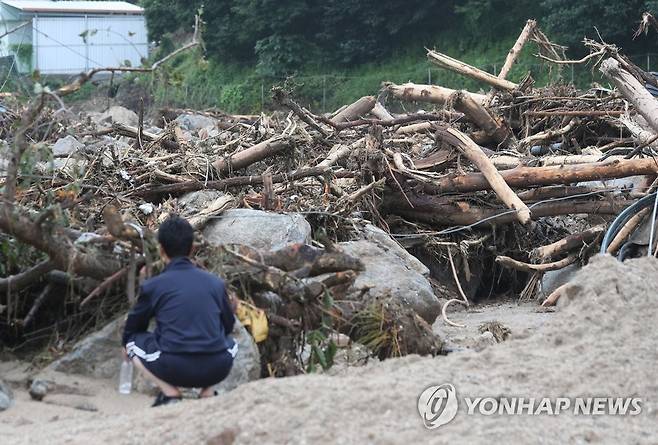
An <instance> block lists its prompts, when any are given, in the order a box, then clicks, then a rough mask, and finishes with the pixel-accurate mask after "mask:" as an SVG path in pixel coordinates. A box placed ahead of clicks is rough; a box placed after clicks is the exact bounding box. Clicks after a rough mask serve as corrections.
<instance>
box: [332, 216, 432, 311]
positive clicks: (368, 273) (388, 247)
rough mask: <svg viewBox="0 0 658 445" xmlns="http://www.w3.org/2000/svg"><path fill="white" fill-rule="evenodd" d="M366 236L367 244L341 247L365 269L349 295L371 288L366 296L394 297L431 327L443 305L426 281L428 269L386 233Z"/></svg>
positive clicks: (370, 231) (373, 232) (350, 243)
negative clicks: (362, 264) (357, 259)
mask: <svg viewBox="0 0 658 445" xmlns="http://www.w3.org/2000/svg"><path fill="white" fill-rule="evenodd" d="M380 232H381V233H380ZM365 236H366V239H364V240H359V241H348V242H343V243H339V246H340V248H341V249H342V250H343V251H344V252H345V253H346V254H348V255H351V256H353V257H356V258H359V259H360V260H361V261H362V262H363V263H364V265H365V271H362V272H360V273H359V275H358V276H357V278H356V281H355V282H354V285H353V286H352V287H351V289H349V290H348V292H349V293H352V294H355V293H361V290H362V289H364V288H368V291H367V292H366V294H369V295H368V296H371V297H375V296H385V295H391V296H392V297H394V298H397V299H398V300H399V301H400V302H401V303H403V304H405V305H408V306H410V307H411V308H412V309H414V310H415V311H416V312H417V313H418V315H420V316H421V317H423V318H424V319H425V320H426V321H427V322H428V323H430V324H432V323H433V322H434V320H435V319H436V317H437V316H438V315H439V314H440V313H441V303H440V301H439V299H438V298H437V297H436V296H435V295H434V292H433V291H432V286H431V284H430V282H429V281H428V280H427V276H428V275H429V270H428V269H427V267H425V266H424V265H423V264H422V263H421V262H420V261H418V260H417V259H416V258H415V257H413V256H412V255H410V254H409V253H407V252H406V251H405V250H404V249H403V248H402V247H400V246H398V245H397V244H396V243H395V242H394V241H393V240H392V239H390V238H389V237H388V235H386V234H385V233H384V232H383V231H379V229H376V228H374V227H372V228H369V229H368V230H367V231H366V234H365Z"/></svg>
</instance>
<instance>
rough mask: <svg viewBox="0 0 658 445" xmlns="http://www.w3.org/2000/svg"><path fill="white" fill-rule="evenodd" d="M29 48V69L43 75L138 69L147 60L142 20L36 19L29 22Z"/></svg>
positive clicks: (68, 17) (126, 17)
mask: <svg viewBox="0 0 658 445" xmlns="http://www.w3.org/2000/svg"><path fill="white" fill-rule="evenodd" d="M32 46H33V57H32V64H33V66H32V68H33V69H36V70H39V72H41V73H43V74H76V73H80V72H82V71H86V70H89V69H93V68H102V67H116V66H122V65H130V66H141V64H142V63H141V61H142V59H145V58H147V57H148V40H147V34H146V23H145V21H144V17H143V16H130V15H128V16H124V15H107V16H87V17H85V16H79V17H77V16H74V17H70V16H67V17H53V16H37V17H35V18H33V19H32Z"/></svg>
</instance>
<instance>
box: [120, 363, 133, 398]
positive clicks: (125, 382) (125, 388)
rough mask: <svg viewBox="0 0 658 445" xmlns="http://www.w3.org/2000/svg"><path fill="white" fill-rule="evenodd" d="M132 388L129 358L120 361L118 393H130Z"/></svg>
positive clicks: (131, 367)
mask: <svg viewBox="0 0 658 445" xmlns="http://www.w3.org/2000/svg"><path fill="white" fill-rule="evenodd" d="M132 389H133V363H132V362H131V361H129V360H124V361H123V362H122V363H121V371H120V372H119V393H121V394H130V391H132Z"/></svg>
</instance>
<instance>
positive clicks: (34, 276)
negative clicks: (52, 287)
mask: <svg viewBox="0 0 658 445" xmlns="http://www.w3.org/2000/svg"><path fill="white" fill-rule="evenodd" d="M54 268H55V265H54V264H53V263H52V262H51V261H50V260H46V261H42V262H40V263H38V264H36V265H35V266H34V267H32V268H30V269H27V270H25V271H23V272H21V273H18V274H16V275H10V276H8V277H6V278H0V293H2V294H5V293H7V292H16V291H18V290H21V289H24V288H26V287H28V286H29V285H31V284H34V283H36V282H38V281H39V279H40V278H41V277H42V276H44V275H46V274H47V273H48V272H50V271H51V270H53V269H54Z"/></svg>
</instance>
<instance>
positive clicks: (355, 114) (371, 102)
mask: <svg viewBox="0 0 658 445" xmlns="http://www.w3.org/2000/svg"><path fill="white" fill-rule="evenodd" d="M376 103H377V99H376V98H375V97H374V96H364V97H362V98H361V99H359V100H357V101H356V102H354V103H353V104H351V105H349V106H348V107H347V108H345V109H344V110H343V111H341V112H340V113H338V114H336V115H335V116H334V117H332V118H331V121H332V122H333V123H335V124H340V123H342V122H349V121H353V120H355V119H358V118H360V117H361V116H365V115H366V114H368V113H370V111H371V110H372V109H373V108H374V107H375V104H376Z"/></svg>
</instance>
